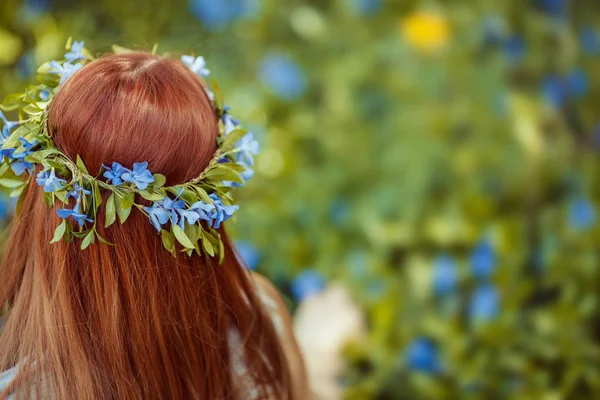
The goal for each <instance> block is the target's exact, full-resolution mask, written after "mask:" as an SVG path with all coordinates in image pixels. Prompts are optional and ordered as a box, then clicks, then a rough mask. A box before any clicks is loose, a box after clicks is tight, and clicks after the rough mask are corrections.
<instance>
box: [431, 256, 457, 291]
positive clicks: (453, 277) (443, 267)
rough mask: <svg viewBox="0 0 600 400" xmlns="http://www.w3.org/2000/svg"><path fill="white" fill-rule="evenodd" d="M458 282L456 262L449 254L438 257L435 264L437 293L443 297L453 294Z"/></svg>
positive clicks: (435, 288) (434, 281)
mask: <svg viewBox="0 0 600 400" xmlns="http://www.w3.org/2000/svg"><path fill="white" fill-rule="evenodd" d="M456 282H457V268H456V261H455V260H454V259H453V258H452V257H451V256H449V255H447V254H443V255H440V256H438V257H437V259H436V260H435V263H434V264H433V289H434V291H435V293H436V294H438V295H442V296H443V295H448V294H451V293H453V292H454V289H455V288H456Z"/></svg>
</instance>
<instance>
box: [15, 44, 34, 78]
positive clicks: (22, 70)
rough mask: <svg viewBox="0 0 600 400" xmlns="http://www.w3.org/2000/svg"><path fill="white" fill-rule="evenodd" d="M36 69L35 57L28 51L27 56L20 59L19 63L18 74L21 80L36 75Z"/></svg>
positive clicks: (24, 55)
mask: <svg viewBox="0 0 600 400" xmlns="http://www.w3.org/2000/svg"><path fill="white" fill-rule="evenodd" d="M36 67H37V66H36V65H35V57H34V56H33V52H32V51H31V50H29V51H26V52H25V54H23V55H22V56H21V58H19V61H17V73H18V74H19V76H20V77H21V79H28V78H29V77H31V76H32V75H33V74H34V72H35V70H36Z"/></svg>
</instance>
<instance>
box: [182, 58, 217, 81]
mask: <svg viewBox="0 0 600 400" xmlns="http://www.w3.org/2000/svg"><path fill="white" fill-rule="evenodd" d="M181 61H182V62H183V63H184V64H185V65H187V66H188V68H189V69H191V70H192V71H193V72H194V73H195V74H196V75H198V76H201V77H203V78H205V77H207V76H208V75H210V70H209V69H208V68H206V60H204V57H202V56H200V57H196V58H194V56H181Z"/></svg>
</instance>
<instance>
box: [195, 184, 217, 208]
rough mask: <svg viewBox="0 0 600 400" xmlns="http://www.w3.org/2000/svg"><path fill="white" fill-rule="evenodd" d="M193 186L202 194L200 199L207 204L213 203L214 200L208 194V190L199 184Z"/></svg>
mask: <svg viewBox="0 0 600 400" xmlns="http://www.w3.org/2000/svg"><path fill="white" fill-rule="evenodd" d="M192 187H193V188H194V190H195V191H196V193H198V196H200V200H202V201H203V202H205V203H206V204H212V202H213V201H212V199H211V198H210V197H209V196H208V193H207V192H206V190H204V189H202V188H201V187H200V186H197V185H194V186H192Z"/></svg>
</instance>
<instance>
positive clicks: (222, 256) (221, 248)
mask: <svg viewBox="0 0 600 400" xmlns="http://www.w3.org/2000/svg"><path fill="white" fill-rule="evenodd" d="M224 259H225V247H224V246H223V241H222V240H221V238H220V237H219V264H222V263H223V260H224Z"/></svg>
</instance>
